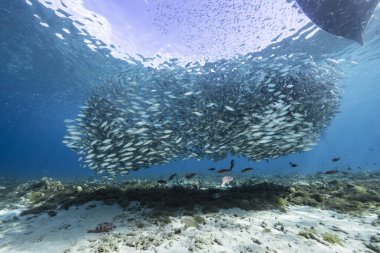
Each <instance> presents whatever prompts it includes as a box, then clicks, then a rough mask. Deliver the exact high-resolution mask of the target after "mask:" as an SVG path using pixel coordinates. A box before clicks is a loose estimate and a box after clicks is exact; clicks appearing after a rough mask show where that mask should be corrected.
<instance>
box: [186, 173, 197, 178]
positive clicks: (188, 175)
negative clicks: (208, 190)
mask: <svg viewBox="0 0 380 253" xmlns="http://www.w3.org/2000/svg"><path fill="white" fill-rule="evenodd" d="M196 174H197V173H187V174H186V175H185V178H186V179H192V178H193V177H194V176H195V175H196Z"/></svg>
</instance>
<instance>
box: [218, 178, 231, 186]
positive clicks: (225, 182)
mask: <svg viewBox="0 0 380 253" xmlns="http://www.w3.org/2000/svg"><path fill="white" fill-rule="evenodd" d="M232 180H234V178H233V177H231V176H224V177H223V178H222V183H221V185H220V186H221V187H224V186H226V185H228V184H229V183H231V182H232Z"/></svg>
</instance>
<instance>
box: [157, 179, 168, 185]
mask: <svg viewBox="0 0 380 253" xmlns="http://www.w3.org/2000/svg"><path fill="white" fill-rule="evenodd" d="M157 183H159V184H166V183H167V182H166V181H165V180H163V179H160V180H157Z"/></svg>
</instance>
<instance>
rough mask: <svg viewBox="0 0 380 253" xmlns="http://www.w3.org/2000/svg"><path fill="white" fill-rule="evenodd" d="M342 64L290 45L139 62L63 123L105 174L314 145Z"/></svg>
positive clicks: (334, 98) (85, 159)
mask: <svg viewBox="0 0 380 253" xmlns="http://www.w3.org/2000/svg"><path fill="white" fill-rule="evenodd" d="M333 62H337V64H334V63H333ZM340 62H341V60H340V59H332V58H328V59H324V60H318V61H316V60H314V58H313V57H311V56H310V55H308V54H306V53H293V54H291V56H290V55H275V54H274V55H268V56H260V57H254V56H252V55H251V54H247V55H239V56H237V57H236V58H234V59H233V60H224V61H216V62H207V63H206V64H205V65H203V64H200V63H197V62H194V63H191V64H190V65H188V67H187V68H184V67H183V66H182V65H180V64H179V63H178V62H177V61H175V60H167V61H165V62H163V63H162V65H160V67H158V68H150V67H149V68H147V67H145V66H143V65H141V64H137V65H136V66H135V65H133V66H130V67H129V68H130V69H128V70H125V71H122V72H121V73H118V74H117V75H116V76H114V77H112V78H111V79H109V80H106V81H104V82H102V83H100V84H99V87H95V88H94V89H93V90H92V91H91V92H89V94H88V97H87V98H86V100H85V101H84V102H83V103H82V104H81V105H80V106H79V108H78V112H77V115H76V116H75V117H74V118H73V119H68V120H65V121H64V122H62V124H64V125H65V126H66V134H65V135H64V137H63V140H62V143H63V145H65V146H66V147H68V148H69V149H71V150H72V151H73V152H74V153H76V154H77V156H78V163H79V165H80V166H81V167H87V168H89V169H91V170H92V171H94V172H96V173H98V174H100V173H102V176H103V175H104V176H105V177H106V178H107V177H109V178H116V177H117V176H118V175H125V174H127V173H128V172H131V171H137V170H140V169H143V168H149V167H151V166H155V165H163V164H168V163H169V162H171V161H173V160H176V159H183V160H184V159H199V160H202V159H210V160H213V161H218V160H222V159H226V158H227V157H228V156H230V155H233V156H241V157H244V158H246V159H247V160H250V161H256V160H267V161H269V160H268V159H271V158H277V157H281V156H286V155H288V154H293V153H299V152H303V151H308V150H311V149H313V148H314V147H315V145H316V144H317V143H318V141H319V139H320V136H321V134H322V133H323V131H324V130H325V128H326V127H327V126H328V125H329V124H330V122H331V121H332V119H333V118H334V117H335V115H336V114H337V113H338V109H339V106H340V102H341V95H342V91H341V90H340V88H339V85H338V84H339V80H341V78H342V71H341V70H340V64H339V63H340ZM301 70H302V71H301ZM310 73H313V74H310ZM138 84H139V85H138ZM268 88H270V89H271V91H269V90H268ZM185 94H186V95H185ZM321 108H323V109H321ZM234 166H235V161H234V160H231V161H230V164H229V166H226V167H225V168H223V169H221V170H216V169H215V168H214V169H211V168H210V169H209V170H210V171H216V172H217V173H226V172H228V171H231V170H232V169H233V168H234ZM185 178H186V177H185Z"/></svg>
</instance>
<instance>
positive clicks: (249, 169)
mask: <svg viewBox="0 0 380 253" xmlns="http://www.w3.org/2000/svg"><path fill="white" fill-rule="evenodd" d="M252 170H253V168H250V167H249V168H245V169H242V170H241V172H242V173H245V172H250V171H252Z"/></svg>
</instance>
